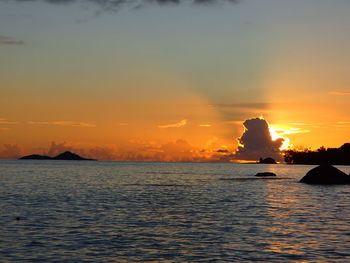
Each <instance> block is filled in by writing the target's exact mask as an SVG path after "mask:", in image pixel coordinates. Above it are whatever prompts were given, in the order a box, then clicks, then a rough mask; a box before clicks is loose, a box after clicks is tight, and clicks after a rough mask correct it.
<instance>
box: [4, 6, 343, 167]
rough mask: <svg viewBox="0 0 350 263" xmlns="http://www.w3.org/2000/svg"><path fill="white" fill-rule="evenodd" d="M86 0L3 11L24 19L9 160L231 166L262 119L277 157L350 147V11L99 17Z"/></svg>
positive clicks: (12, 78)
mask: <svg viewBox="0 0 350 263" xmlns="http://www.w3.org/2000/svg"><path fill="white" fill-rule="evenodd" d="M58 2H60V1H57V3H58ZM68 2H69V3H70V4H67V3H68ZM78 2H79V1H76V2H75V1H62V4H61V5H57V4H54V3H56V1H17V0H13V1H2V2H1V3H0V8H1V10H3V12H4V13H8V14H18V13H21V14H25V15H23V16H20V18H18V19H17V16H15V15H3V16H0V25H1V26H0V50H1V54H2V59H1V64H0V72H1V73H2V74H1V80H0V88H1V91H2V93H1V98H0V102H1V113H0V114H1V115H0V140H1V144H0V158H16V157H18V156H20V155H23V154H30V153H33V152H39V153H43V152H44V153H45V152H49V151H50V147H51V145H52V142H53V143H55V145H65V147H66V148H70V149H74V150H76V151H80V152H84V153H86V154H88V155H89V156H90V157H94V158H98V159H106V158H107V159H108V160H129V159H130V160H153V159H154V160H173V161H176V160H189V161H191V160H194V161H200V160H202V161H208V160H213V161H222V160H225V161H229V160H231V159H232V158H234V156H232V153H234V152H236V151H237V150H238V148H239V147H242V145H240V144H239V143H240V142H239V140H238V138H240V136H242V134H243V132H244V127H243V123H244V121H245V120H248V119H252V118H256V117H257V116H264V118H265V119H266V120H267V121H268V122H269V123H270V124H271V125H270V128H269V130H270V134H271V136H272V139H273V140H278V138H283V139H284V142H283V144H282V146H281V147H280V149H281V150H284V149H287V148H289V147H292V146H302V147H309V148H312V149H317V148H318V147H320V146H322V145H324V146H328V147H339V146H340V145H342V144H343V143H344V142H346V141H347V140H348V134H349V129H350V119H349V116H350V108H349V107H348V99H349V93H350V91H349V90H348V86H349V85H348V84H349V83H350V78H349V74H348V72H347V70H346V69H347V68H348V61H350V57H349V52H348V45H347V44H346V43H348V42H349V41H350V37H349V36H348V34H344V33H343V32H347V31H348V26H347V25H348V23H346V21H348V20H349V18H348V13H347V12H346V10H349V8H350V6H349V4H348V3H347V2H346V1H345V2H339V4H338V5H329V4H328V3H327V2H326V1H323V0H322V2H324V5H320V4H319V1H316V0H311V1H308V2H307V3H303V7H304V8H300V3H297V2H294V1H291V2H288V3H285V2H280V1H273V0H267V1H248V0H247V1H242V3H239V2H240V1H237V3H236V4H232V3H231V4H229V3H227V4H224V6H225V8H222V7H219V6H220V5H219V6H218V9H216V8H212V7H209V6H208V7H205V8H204V6H196V8H193V6H190V5H187V4H181V5H179V6H178V7H175V6H172V5H164V6H163V5H161V6H158V5H156V4H151V3H148V4H147V5H146V6H147V7H146V6H145V8H140V9H137V11H135V10H133V9H128V8H131V7H129V6H128V5H126V6H123V7H120V10H118V12H114V11H112V10H114V9H113V8H112V9H111V12H104V11H103V8H102V10H98V12H101V13H100V15H99V16H97V17H94V16H93V14H94V11H93V10H94V8H97V9H98V7H100V8H101V7H102V6H103V7H106V6H104V4H103V3H100V2H98V3H96V6H95V5H88V6H87V7H88V8H86V9H84V8H81V6H80V4H79V3H78ZM92 2H94V1H92ZM151 2H152V1H151ZM243 2H244V3H243ZM111 3H112V2H111ZM108 7H109V8H110V6H108ZM118 8H119V6H118ZM38 10H40V12H39V11H38ZM290 10H294V11H293V12H294V14H296V15H297V16H298V19H295V17H294V16H290V15H288V14H290ZM302 10H304V11H302ZM310 10H314V11H312V12H311V11H310ZM95 11H96V10H95ZM325 12H327V14H329V15H327V16H324V15H322V14H324V13H325ZM310 16H312V21H313V22H312V23H310V21H311V20H310V19H311V18H310ZM48 17H50V19H48ZM282 17H283V18H282ZM189 21H191V22H189ZM335 27H336V28H337V30H336V31H334V30H332V28H335ZM310 32H315V34H314V35H313V36H312V37H311V36H310ZM320 32H322V34H321V33H320ZM237 39H239V41H237ZM334 47H336V48H334ZM330 50H332V52H330ZM177 142H186V143H177ZM174 145H176V147H175V146H174ZM222 145H225V146H226V147H222ZM173 146H174V147H175V148H176V150H171V149H172V147H173ZM61 148H62V149H63V148H64V147H63V146H62V147H61ZM62 149H61V150H62ZM223 150H227V151H223Z"/></svg>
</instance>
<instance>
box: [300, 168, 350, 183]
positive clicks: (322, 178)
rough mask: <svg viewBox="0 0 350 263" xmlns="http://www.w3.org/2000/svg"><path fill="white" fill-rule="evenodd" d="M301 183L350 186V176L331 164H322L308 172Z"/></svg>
mask: <svg viewBox="0 0 350 263" xmlns="http://www.w3.org/2000/svg"><path fill="white" fill-rule="evenodd" d="M300 182H301V183H306V184H350V175H347V174H346V173H344V172H342V171H340V170H339V169H338V168H335V167H334V166H332V165H330V164H321V165H320V166H317V167H315V168H313V169H311V170H310V171H308V172H307V173H306V175H305V176H304V177H303V178H301V180H300Z"/></svg>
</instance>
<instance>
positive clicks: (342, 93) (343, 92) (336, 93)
mask: <svg viewBox="0 0 350 263" xmlns="http://www.w3.org/2000/svg"><path fill="white" fill-rule="evenodd" d="M328 93H329V94H332V95H350V91H330V92H328Z"/></svg>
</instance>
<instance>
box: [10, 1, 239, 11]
mask: <svg viewBox="0 0 350 263" xmlns="http://www.w3.org/2000/svg"><path fill="white" fill-rule="evenodd" d="M12 1H14V2H29V1H28V0H12ZM30 1H31V2H45V3H50V4H71V3H80V4H85V3H92V4H94V5H96V6H98V7H100V8H101V9H103V10H111V11H115V10H117V9H119V8H120V7H122V6H126V5H127V6H133V7H140V6H144V5H147V4H159V5H164V4H183V3H191V4H194V5H201V4H218V3H238V2H240V1H241V0H30Z"/></svg>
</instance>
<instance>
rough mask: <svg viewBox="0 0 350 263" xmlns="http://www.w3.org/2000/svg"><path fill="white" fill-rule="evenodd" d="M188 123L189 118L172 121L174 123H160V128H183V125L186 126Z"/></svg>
mask: <svg viewBox="0 0 350 263" xmlns="http://www.w3.org/2000/svg"><path fill="white" fill-rule="evenodd" d="M186 124H187V120H181V121H179V122H176V123H172V124H166V125H158V128H161V129H167V128H181V127H183V126H185V125H186Z"/></svg>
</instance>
